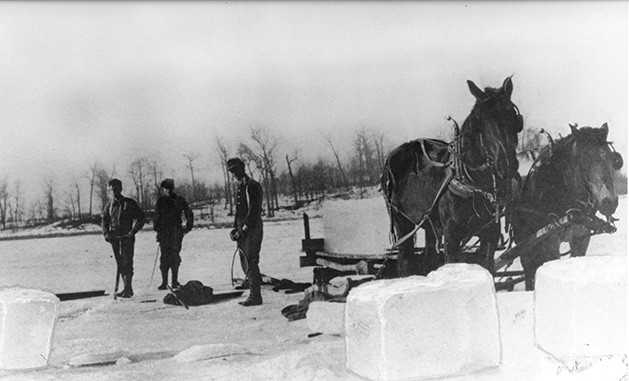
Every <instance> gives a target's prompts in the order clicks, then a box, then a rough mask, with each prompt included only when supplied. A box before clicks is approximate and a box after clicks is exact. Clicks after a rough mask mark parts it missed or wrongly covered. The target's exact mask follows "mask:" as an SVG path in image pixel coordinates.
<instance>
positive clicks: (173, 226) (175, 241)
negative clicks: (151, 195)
mask: <svg viewBox="0 0 629 381" xmlns="http://www.w3.org/2000/svg"><path fill="white" fill-rule="evenodd" d="M160 186H161V187H162V188H164V189H166V190H167V191H168V194H167V195H164V196H162V197H160V198H159V199H158V200H157V203H156V204H155V222H154V224H153V230H155V231H156V232H157V242H159V248H160V251H161V252H162V255H161V256H160V257H159V269H160V271H161V272H162V284H161V285H159V287H157V289H158V290H165V289H166V288H167V286H168V269H170V270H171V272H172V287H173V288H179V287H180V284H179V282H178V280H177V278H178V276H179V265H180V264H181V256H180V255H179V253H180V252H181V242H182V241H183V236H184V235H186V234H188V233H189V232H190V230H192V224H193V223H194V221H193V220H194V216H193V214H192V209H190V206H188V203H187V202H186V200H185V199H184V198H183V197H181V196H178V195H176V194H175V181H174V180H173V179H165V180H164V181H162V182H161V184H160ZM182 214H183V216H184V218H185V220H186V227H185V228H183V227H182V226H181V224H182V219H181V215H182Z"/></svg>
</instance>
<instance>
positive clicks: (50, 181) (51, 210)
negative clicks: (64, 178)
mask: <svg viewBox="0 0 629 381" xmlns="http://www.w3.org/2000/svg"><path fill="white" fill-rule="evenodd" d="M44 199H45V203H44V204H45V205H46V206H45V209H46V219H47V220H48V222H52V221H54V219H55V216H56V212H55V179H54V178H53V177H47V178H46V179H45V180H44Z"/></svg>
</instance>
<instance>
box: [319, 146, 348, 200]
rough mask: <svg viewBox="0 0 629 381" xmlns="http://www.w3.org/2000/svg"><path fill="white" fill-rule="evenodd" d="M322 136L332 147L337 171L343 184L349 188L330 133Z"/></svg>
mask: <svg viewBox="0 0 629 381" xmlns="http://www.w3.org/2000/svg"><path fill="white" fill-rule="evenodd" d="M323 137H324V138H325V140H326V141H327V142H328V144H329V145H330V148H332V152H333V153H334V157H335V158H336V165H337V166H338V168H339V172H341V177H342V179H343V183H344V184H345V187H346V188H347V189H349V182H348V181H347V176H346V175H345V171H344V170H343V166H342V165H341V159H340V158H339V154H338V152H337V151H336V148H334V144H332V137H331V136H330V135H324V136H323Z"/></svg>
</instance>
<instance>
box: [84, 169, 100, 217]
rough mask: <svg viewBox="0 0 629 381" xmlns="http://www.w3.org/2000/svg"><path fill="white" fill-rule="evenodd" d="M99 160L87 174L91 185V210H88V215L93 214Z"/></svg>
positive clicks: (86, 176)
mask: <svg viewBox="0 0 629 381" xmlns="http://www.w3.org/2000/svg"><path fill="white" fill-rule="evenodd" d="M98 168H99V165H98V162H96V161H95V162H94V163H93V164H92V165H91V166H90V168H89V172H88V173H87V174H86V175H85V178H86V179H87V181H88V183H89V186H90V207H89V211H88V215H90V216H91V215H92V201H93V199H94V187H95V186H96V173H97V172H98Z"/></svg>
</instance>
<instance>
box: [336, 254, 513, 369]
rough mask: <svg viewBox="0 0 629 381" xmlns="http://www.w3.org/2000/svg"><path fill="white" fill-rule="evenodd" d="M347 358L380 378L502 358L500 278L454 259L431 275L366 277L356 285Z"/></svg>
mask: <svg viewBox="0 0 629 381" xmlns="http://www.w3.org/2000/svg"><path fill="white" fill-rule="evenodd" d="M345 337H346V348H347V350H346V355H347V358H346V360H347V361H346V365H347V368H348V370H350V371H352V372H354V373H356V374H358V375H361V376H363V377H366V378H369V379H372V380H404V379H418V378H428V377H440V376H447V375H460V374H466V373H470V372H472V371H476V370H479V369H482V368H486V367H492V366H498V365H499V364H500V356H501V353H500V352H501V348H500V334H499V319H498V309H497V304H496V294H495V289H494V284H493V278H492V276H491V274H489V272H487V271H486V270H485V269H483V268H482V267H480V266H477V265H470V264H448V265H445V266H443V267H442V268H440V269H439V270H437V271H435V272H432V273H430V274H429V275H428V276H427V277H421V276H413V277H408V278H402V279H394V280H384V281H375V282H370V283H366V284H364V285H362V286H359V287H357V288H355V289H353V290H352V291H350V293H349V296H348V299H347V307H346V312H345Z"/></svg>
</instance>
